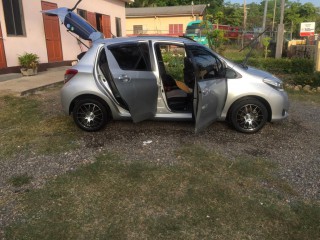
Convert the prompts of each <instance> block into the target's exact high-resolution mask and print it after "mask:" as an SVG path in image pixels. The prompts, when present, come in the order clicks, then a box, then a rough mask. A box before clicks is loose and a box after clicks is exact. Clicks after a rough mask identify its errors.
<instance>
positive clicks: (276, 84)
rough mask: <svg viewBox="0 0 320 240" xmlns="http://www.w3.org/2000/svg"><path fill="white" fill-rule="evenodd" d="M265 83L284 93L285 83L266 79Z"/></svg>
mask: <svg viewBox="0 0 320 240" xmlns="http://www.w3.org/2000/svg"><path fill="white" fill-rule="evenodd" d="M263 82H264V83H266V84H268V85H269V86H271V87H273V88H274V89H277V90H279V91H283V83H282V81H280V80H279V81H276V80H272V79H268V78H265V79H263Z"/></svg>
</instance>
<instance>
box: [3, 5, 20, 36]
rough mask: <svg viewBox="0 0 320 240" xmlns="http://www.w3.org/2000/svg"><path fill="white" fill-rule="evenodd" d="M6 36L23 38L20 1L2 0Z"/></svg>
mask: <svg viewBox="0 0 320 240" xmlns="http://www.w3.org/2000/svg"><path fill="white" fill-rule="evenodd" d="M2 6H3V12H4V19H5V22H6V28H7V34H8V36H10V35H13V36H24V35H25V27H24V16H23V9H22V2H21V0H11V1H8V0H2Z"/></svg>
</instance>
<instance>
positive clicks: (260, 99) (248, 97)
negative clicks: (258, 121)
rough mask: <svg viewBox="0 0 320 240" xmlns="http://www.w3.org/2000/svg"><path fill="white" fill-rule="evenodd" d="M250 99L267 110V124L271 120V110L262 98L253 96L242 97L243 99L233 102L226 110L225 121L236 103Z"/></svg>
mask: <svg viewBox="0 0 320 240" xmlns="http://www.w3.org/2000/svg"><path fill="white" fill-rule="evenodd" d="M252 98H253V99H256V100H258V101H260V102H261V103H262V104H263V105H264V106H265V107H266V109H267V111H268V119H267V120H268V122H270V121H271V119H272V110H271V106H270V104H269V103H268V101H267V100H265V99H264V98H263V97H260V96H255V95H249V96H244V97H241V98H239V99H237V100H235V101H234V102H233V103H232V104H231V105H230V107H229V109H228V112H227V117H226V119H228V120H229V119H230V114H231V110H232V108H233V106H234V105H235V104H236V103H238V102H241V101H243V100H246V99H252Z"/></svg>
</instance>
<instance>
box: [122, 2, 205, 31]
mask: <svg viewBox="0 0 320 240" xmlns="http://www.w3.org/2000/svg"><path fill="white" fill-rule="evenodd" d="M205 14H206V5H204V4H201V5H187V6H173V7H147V8H126V20H127V21H126V34H127V36H132V35H141V34H142V35H173V36H181V35H183V33H184V32H185V29H186V26H187V24H188V23H189V22H190V21H193V20H203V18H204V16H205Z"/></svg>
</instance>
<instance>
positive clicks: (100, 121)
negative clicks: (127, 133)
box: [72, 99, 108, 132]
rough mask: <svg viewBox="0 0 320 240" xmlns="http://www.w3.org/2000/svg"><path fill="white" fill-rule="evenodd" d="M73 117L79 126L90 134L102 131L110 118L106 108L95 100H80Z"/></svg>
mask: <svg viewBox="0 0 320 240" xmlns="http://www.w3.org/2000/svg"><path fill="white" fill-rule="evenodd" d="M72 115H73V120H74V122H75V123H76V124H77V126H78V127H80V128H81V129H83V130H85V131H88V132H93V131H98V130H100V129H102V128H103V127H104V126H105V125H106V123H107V118H108V112H107V109H106V107H105V106H104V105H103V104H101V102H99V101H97V100H95V99H83V100H79V101H78V102H77V103H76V104H75V106H74V109H73V113H72Z"/></svg>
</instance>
